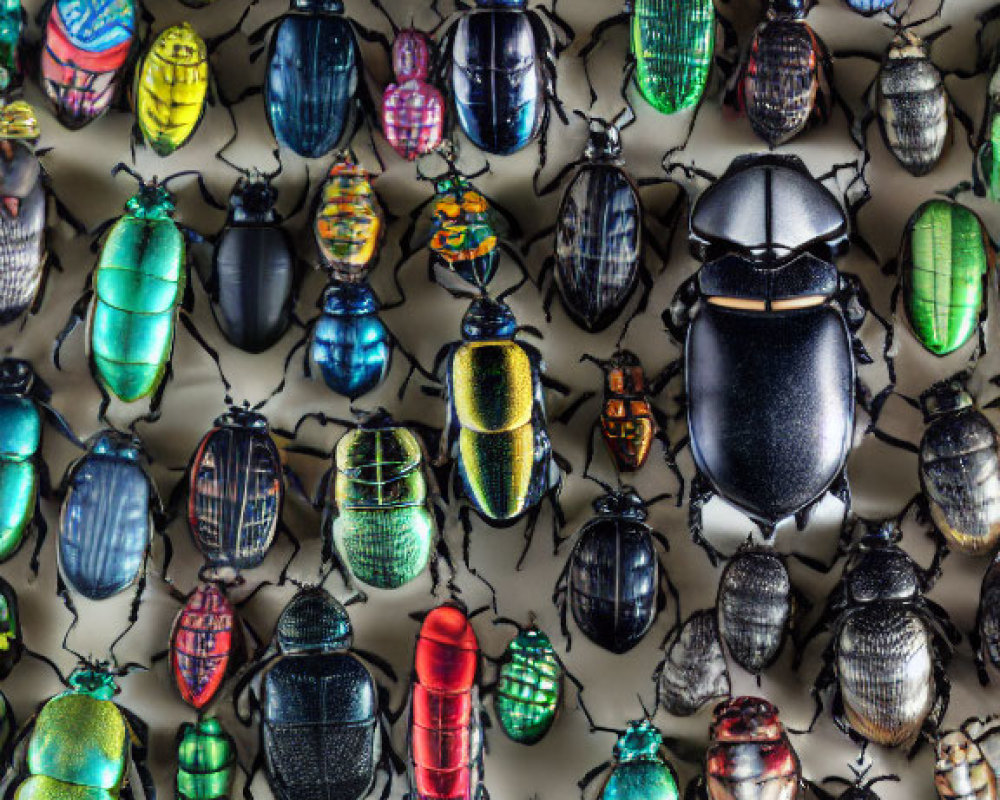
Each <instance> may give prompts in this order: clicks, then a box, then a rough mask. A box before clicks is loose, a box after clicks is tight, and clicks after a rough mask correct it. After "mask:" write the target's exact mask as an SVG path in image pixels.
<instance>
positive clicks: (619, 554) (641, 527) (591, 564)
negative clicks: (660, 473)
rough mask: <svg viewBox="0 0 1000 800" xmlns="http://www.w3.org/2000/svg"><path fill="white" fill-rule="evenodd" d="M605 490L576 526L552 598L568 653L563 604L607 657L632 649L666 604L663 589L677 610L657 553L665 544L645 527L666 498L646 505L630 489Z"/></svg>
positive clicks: (660, 536) (678, 609)
mask: <svg viewBox="0 0 1000 800" xmlns="http://www.w3.org/2000/svg"><path fill="white" fill-rule="evenodd" d="M605 489H606V491H607V493H606V494H604V495H602V496H601V497H598V498H597V499H596V500H595V501H594V504H593V505H594V511H595V512H596V514H597V516H596V517H594V518H593V519H591V520H590V521H589V522H587V523H586V524H584V526H583V528H581V530H580V533H579V535H578V537H577V540H576V544H575V545H574V546H573V551H572V552H571V553H570V556H569V558H568V559H567V560H566V566H565V567H564V568H563V571H562V573H561V574H560V575H559V579H558V581H557V583H556V589H555V591H554V592H553V595H552V599H553V601H554V602H555V603H556V607H557V608H558V609H559V615H560V622H561V625H562V631H563V634H564V635H565V636H566V642H567V644H566V649H567V650H568V649H569V647H570V635H569V628H568V627H567V625H566V606H567V603H568V604H569V607H570V609H571V610H572V612H573V619H574V620H575V621H576V624H577V627H578V628H579V629H580V630H581V631H582V632H583V634H584V635H585V636H586V637H587V638H588V639H590V640H591V641H592V642H594V643H595V644H597V645H599V646H600V647H603V648H604V649H605V650H610V651H611V652H612V653H625V652H627V651H629V650H631V649H632V648H633V647H635V646H636V645H637V644H638V643H639V642H640V641H641V640H642V638H643V637H644V636H645V635H646V633H647V632H648V631H649V629H650V628H651V627H652V625H653V621H654V620H655V619H656V615H657V613H658V612H659V611H660V610H661V609H662V608H663V607H664V605H665V604H666V598H665V597H664V595H663V592H662V588H663V586H664V585H665V586H666V588H667V590H669V592H670V594H671V595H673V598H674V608H675V610H676V612H677V614H678V616H679V612H680V599H679V597H678V595H677V589H676V588H675V587H674V585H673V584H672V583H671V582H670V578H669V576H668V575H667V571H666V568H665V567H664V566H663V564H662V561H661V558H660V556H659V554H658V553H657V550H656V544H657V543H659V544H660V546H661V547H662V548H663V549H664V550H668V549H669V545H668V544H667V540H666V539H665V538H664V537H663V535H662V534H660V533H658V532H656V531H654V530H651V529H650V527H649V526H648V525H647V524H646V517H647V510H646V509H647V507H648V506H649V505H650V504H651V503H655V502H657V501H658V500H661V499H663V498H664V497H668V496H669V495H660V496H659V497H655V498H653V499H651V500H650V501H649V502H648V503H647V502H644V501H643V499H642V498H641V497H639V495H638V494H636V492H635V490H634V489H632V488H631V487H623V488H621V489H618V490H614V489H612V488H611V487H610V486H605Z"/></svg>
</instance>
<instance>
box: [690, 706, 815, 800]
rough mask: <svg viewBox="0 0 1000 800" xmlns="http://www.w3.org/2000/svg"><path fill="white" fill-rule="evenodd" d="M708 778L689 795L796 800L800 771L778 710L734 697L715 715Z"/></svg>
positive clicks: (707, 756) (698, 782) (728, 799)
mask: <svg viewBox="0 0 1000 800" xmlns="http://www.w3.org/2000/svg"><path fill="white" fill-rule="evenodd" d="M709 739H710V740H711V742H710V744H709V746H708V750H707V751H706V753H705V772H704V774H703V775H699V776H698V777H697V778H696V779H695V782H694V783H693V784H692V786H691V787H689V789H688V791H689V792H690V793H691V795H692V796H693V797H694V798H704V799H705V800H734V798H742V799H743V800H763V798H768V799H769V800H797V798H799V797H800V796H801V793H802V766H801V764H800V762H799V757H798V755H797V754H796V752H795V748H794V747H793V746H792V743H791V741H790V740H789V739H788V734H787V733H786V732H785V726H784V725H782V724H781V719H780V718H779V716H778V709H777V708H775V706H773V705H772V704H771V703H769V702H768V701H767V700H763V699H761V698H759V697H734V698H732V699H731V700H724V701H723V702H721V703H719V705H717V706H716V707H715V709H714V710H713V711H712V723H711V726H710V728H709Z"/></svg>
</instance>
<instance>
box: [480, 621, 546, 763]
mask: <svg viewBox="0 0 1000 800" xmlns="http://www.w3.org/2000/svg"><path fill="white" fill-rule="evenodd" d="M562 695H563V666H562V663H561V662H560V661H559V658H558V656H556V653H555V650H553V649H552V643H551V642H550V641H549V637H548V636H546V635H545V634H544V633H543V632H542V631H540V630H539V629H538V628H535V627H531V628H527V629H525V630H521V631H518V634H517V636H515V637H514V638H513V639H511V641H510V644H508V645H507V650H506V652H505V653H504V655H503V659H502V661H501V663H500V674H499V677H498V679H497V688H496V698H495V700H494V701H493V708H494V710H495V711H496V715H497V720H498V721H499V723H500V727H501V728H502V729H503V732H504V733H506V734H507V736H509V737H510V738H511V739H512V740H513V741H515V742H518V743H520V744H537V743H538V742H540V741H541V740H542V739H543V738H544V737H545V734H546V733H548V732H549V729H550V728H551V727H552V724H553V723H554V722H555V719H556V714H558V713H559V707H560V705H561V704H562Z"/></svg>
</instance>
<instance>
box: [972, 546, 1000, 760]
mask: <svg viewBox="0 0 1000 800" xmlns="http://www.w3.org/2000/svg"><path fill="white" fill-rule="evenodd" d="M969 642H970V644H971V645H972V654H973V656H974V657H975V660H976V670H977V672H978V675H979V682H980V683H981V684H982V685H983V686H986V685H987V684H988V683H989V682H990V675H989V672H988V671H987V669H986V661H987V659H988V660H989V663H990V664H992V665H993V668H994V669H1000V553H998V554H997V555H995V556H994V557H993V560H992V561H991V562H990V565H989V566H988V567H987V568H986V573H985V574H984V575H983V583H982V587H981V588H980V590H979V607H978V609H977V611H976V623H975V626H974V627H973V629H972V632H971V633H970V634H969ZM998 762H1000V759H998Z"/></svg>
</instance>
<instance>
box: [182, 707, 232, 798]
mask: <svg viewBox="0 0 1000 800" xmlns="http://www.w3.org/2000/svg"><path fill="white" fill-rule="evenodd" d="M176 742H177V779H176V789H177V800H227V798H228V797H229V792H230V790H231V788H232V785H233V776H234V773H235V771H236V765H237V757H236V742H234V741H233V737H232V736H230V735H229V734H228V733H226V731H225V729H224V728H223V727H222V725H221V724H220V723H219V720H217V719H216V718H215V717H199V718H198V721H197V722H195V723H194V724H191V723H190V722H185V723H183V724H182V725H181V726H180V728H178V730H177V737H176Z"/></svg>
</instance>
